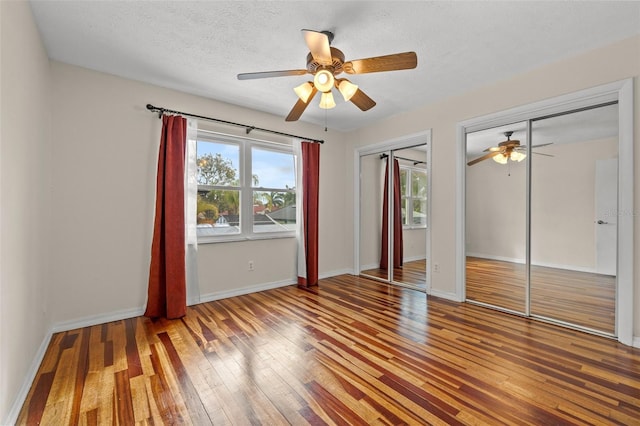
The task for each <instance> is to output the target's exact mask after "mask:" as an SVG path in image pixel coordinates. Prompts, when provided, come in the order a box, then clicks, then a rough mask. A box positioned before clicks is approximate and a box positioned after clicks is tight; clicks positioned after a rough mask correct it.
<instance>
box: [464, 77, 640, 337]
mask: <svg viewBox="0 0 640 426" xmlns="http://www.w3.org/2000/svg"><path fill="white" fill-rule="evenodd" d="M611 101H617V102H618V270H617V290H616V335H617V339H618V341H619V342H620V343H622V344H625V345H628V346H631V345H633V324H634V321H633V290H634V288H633V286H634V281H633V258H634V256H633V236H634V234H633V230H634V229H633V228H634V226H633V219H634V217H633V211H634V210H633V187H634V181H633V179H634V170H633V135H634V125H633V79H631V78H629V79H626V80H621V81H616V82H613V83H609V84H604V85H601V86H596V87H593V88H590V89H586V90H581V91H578V92H574V93H570V94H567V95H562V96H558V97H554V98H550V99H546V100H543V101H539V102H534V103H531V104H528V105H523V106H520V107H516V108H511V109H508V110H504V111H500V112H496V113H493V114H488V115H484V116H481V117H476V118H473V119H469V120H465V121H462V122H460V123H458V124H457V125H456V138H457V144H456V145H457V163H456V218H455V219H456V299H457V300H459V301H460V302H462V301H464V300H465V298H466V295H465V280H466V270H465V263H466V261H465V246H466V241H465V179H466V134H467V133H469V132H474V131H478V130H483V129H488V128H491V127H498V126H502V125H506V124H509V123H514V122H520V121H527V120H529V119H533V118H536V117H541V116H545V115H551V114H557V113H560V112H563V111H570V110H574V109H580V108H584V107H588V106H593V105H598V104H602V103H606V102H611Z"/></svg>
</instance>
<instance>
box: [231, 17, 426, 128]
mask: <svg viewBox="0 0 640 426" xmlns="http://www.w3.org/2000/svg"><path fill="white" fill-rule="evenodd" d="M302 34H303V36H304V40H305V42H306V44H307V47H308V48H309V54H308V55H307V68H306V69H297V70H284V71H266V72H252V73H243V74H238V80H251V79H256V78H269V77H284V76H292V75H304V74H307V73H308V74H311V75H313V81H308V82H305V83H303V84H301V85H299V86H297V87H296V88H295V89H294V91H295V92H296V94H297V95H298V98H299V99H298V101H297V102H296V104H295V105H294V106H293V109H291V112H289V115H287V118H286V119H285V120H286V121H296V120H297V119H298V118H300V116H301V115H302V113H303V112H304V110H305V109H306V108H307V106H308V105H309V103H310V102H311V100H312V99H313V97H314V96H315V95H316V93H317V92H321V93H322V96H321V99H320V108H323V109H330V108H333V107H335V106H336V103H335V101H334V99H333V94H332V92H331V89H333V87H336V88H337V89H338V91H339V92H340V93H341V94H342V96H343V97H344V100H345V102H347V101H351V102H352V103H353V104H354V105H355V106H357V107H358V108H360V109H361V110H362V111H367V110H369V109H371V108H373V107H374V106H375V105H376V103H375V101H373V99H371V98H370V97H369V96H367V95H366V94H365V93H364V92H363V91H362V90H360V88H359V87H358V86H357V85H355V84H353V83H351V82H350V81H349V80H347V79H346V78H337V76H338V75H339V74H341V73H342V72H343V71H344V72H345V73H347V74H366V73H372V72H381V71H396V70H405V69H412V68H415V67H416V66H417V65H418V58H417V56H416V54H415V52H404V53H395V54H392V55H386V56H376V57H372V58H366V59H357V60H353V61H346V62H345V56H344V53H342V51H340V50H338V49H336V48H335V47H331V42H332V41H333V33H332V32H330V31H313V30H302Z"/></svg>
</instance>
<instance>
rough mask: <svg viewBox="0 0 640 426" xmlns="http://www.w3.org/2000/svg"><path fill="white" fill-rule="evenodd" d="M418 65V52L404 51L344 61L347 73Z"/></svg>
mask: <svg viewBox="0 0 640 426" xmlns="http://www.w3.org/2000/svg"><path fill="white" fill-rule="evenodd" d="M416 66H418V57H417V56H416V52H404V53H394V54H393V55H386V56H376V57H373V58H366V59H356V60H355V61H348V62H345V63H344V65H343V69H344V71H345V72H346V73H347V74H366V73H369V72H381V71H397V70H408V69H412V68H415V67H416Z"/></svg>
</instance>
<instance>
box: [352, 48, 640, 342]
mask: <svg viewBox="0 0 640 426" xmlns="http://www.w3.org/2000/svg"><path fill="white" fill-rule="evenodd" d="M461 60H464V58H461ZM639 75H640V37H638V36H636V37H633V38H629V39H626V40H622V41H620V42H617V43H614V44H612V45H609V46H606V47H603V48H600V49H596V50H592V51H589V52H586V53H584V54H582V55H578V56H575V57H572V58H568V59H565V60H562V61H559V62H556V63H552V64H549V65H546V66H543V67H541V68H538V69H536V70H534V71H531V72H528V73H524V74H520V75H518V76H516V77H514V78H511V79H509V80H505V81H500V82H496V83H494V84H490V85H487V86H485V87H482V88H480V89H478V90H475V91H472V92H469V93H466V94H464V95H461V96H457V97H453V98H450V99H446V100H443V101H441V102H438V103H435V104H432V105H427V106H425V107H423V108H420V109H417V110H414V111H411V112H407V113H402V114H398V115H396V116H394V117H391V118H389V119H388V120H385V121H382V122H379V123H376V124H375V125H373V126H370V127H368V128H366V129H361V130H359V131H356V132H353V134H352V135H351V137H350V138H349V140H350V141H351V143H352V146H353V148H354V149H355V147H358V146H364V145H367V144H373V143H380V142H382V141H385V140H392V139H396V138H398V137H400V136H402V135H408V134H413V133H417V132H420V131H424V130H426V129H432V141H433V144H432V194H431V195H432V200H433V210H432V222H431V228H432V232H431V241H432V251H431V257H432V261H433V262H434V263H439V264H440V272H439V273H434V274H433V275H432V283H431V286H432V289H433V290H434V292H436V293H438V294H441V295H450V296H452V297H453V296H454V295H455V282H456V280H455V278H456V275H455V274H456V270H455V267H456V266H455V265H456V249H455V241H456V239H455V236H456V233H455V214H456V199H455V197H456V186H455V185H456V158H457V157H456V152H457V146H456V144H457V143H456V124H457V123H459V122H461V121H464V120H468V119H471V118H473V117H478V116H482V115H486V114H489V113H492V112H497V111H502V110H506V109H509V108H513V107H516V106H519V105H526V104H529V103H532V102H535V101H539V100H542V99H547V98H551V97H554V96H559V95H562V94H566V93H571V92H575V91H578V90H582V89H586V88H589V87H594V86H598V85H601V84H605V83H609V82H612V81H618V80H622V79H625V78H630V77H634V78H635V111H636V112H635V138H634V140H635V154H634V155H635V164H636V166H635V169H636V170H637V169H638V166H637V165H638V164H640V120H639V119H638V111H640V84H639V82H638V76H639ZM351 152H353V150H352V151H351ZM352 165H353V158H351V157H348V158H346V159H345V167H347V168H349V169H350V171H349V176H348V178H350V179H352V176H353V170H351V169H352ZM635 199H636V203H638V200H640V174H638V173H636V177H635ZM634 217H635V238H634V239H635V241H636V251H635V256H636V261H635V262H634V264H635V265H636V266H635V271H634V274H635V293H634V294H635V296H634V298H635V302H634V304H635V306H636V307H638V306H640V247H638V242H640V215H638V214H636V215H635V216H634ZM635 312H636V314H635V320H634V325H635V328H634V330H635V332H634V335H635V336H639V335H640V309H635Z"/></svg>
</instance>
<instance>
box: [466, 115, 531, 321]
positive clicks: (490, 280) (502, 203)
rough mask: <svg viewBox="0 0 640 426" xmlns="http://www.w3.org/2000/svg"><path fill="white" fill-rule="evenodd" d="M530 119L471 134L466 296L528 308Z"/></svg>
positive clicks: (509, 307) (502, 305)
mask: <svg viewBox="0 0 640 426" xmlns="http://www.w3.org/2000/svg"><path fill="white" fill-rule="evenodd" d="M526 144H527V123H526V122H521V123H514V124H511V125H508V126H503V127H498V128H492V129H487V130H482V131H479V132H474V133H468V134H467V154H466V162H467V166H466V228H465V229H466V246H467V248H466V273H467V274H466V293H467V299H468V300H471V301H475V302H477V303H480V304H485V305H490V306H494V307H497V308H500V309H503V310H506V311H510V312H516V313H520V314H524V313H525V312H526V295H527V286H526V285H527V270H526V251H527V241H526V238H527V228H526V218H527V191H526V185H527V161H528V159H527V157H526Z"/></svg>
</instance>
